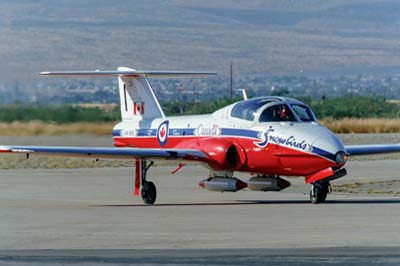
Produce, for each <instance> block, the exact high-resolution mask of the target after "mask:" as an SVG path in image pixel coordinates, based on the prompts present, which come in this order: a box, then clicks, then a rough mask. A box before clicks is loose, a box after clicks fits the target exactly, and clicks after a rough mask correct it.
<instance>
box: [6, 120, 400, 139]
mask: <svg viewBox="0 0 400 266" xmlns="http://www.w3.org/2000/svg"><path fill="white" fill-rule="evenodd" d="M321 123H322V124H323V125H325V126H327V127H328V128H329V129H330V130H332V131H333V132H335V133H400V119H378V118H373V119H351V118H347V119H342V120H334V119H324V120H322V121H321ZM115 124H116V123H115V122H109V123H86V122H80V123H70V124H54V123H44V122H41V121H31V122H12V123H0V135H3V136H7V135H8V136H37V135H47V136H59V135H84V134H86V135H97V136H109V135H110V134H111V132H112V128H113V126H114V125H115Z"/></svg>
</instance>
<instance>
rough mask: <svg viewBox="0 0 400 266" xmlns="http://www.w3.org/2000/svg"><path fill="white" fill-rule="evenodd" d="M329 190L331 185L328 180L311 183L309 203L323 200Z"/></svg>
mask: <svg viewBox="0 0 400 266" xmlns="http://www.w3.org/2000/svg"><path fill="white" fill-rule="evenodd" d="M330 191H331V185H330V183H329V182H321V183H320V182H315V183H313V185H312V187H311V191H310V200H311V203H314V204H318V203H322V202H324V201H325V200H326V197H327V195H328V193H330Z"/></svg>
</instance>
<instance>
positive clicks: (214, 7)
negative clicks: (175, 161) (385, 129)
mask: <svg viewBox="0 0 400 266" xmlns="http://www.w3.org/2000/svg"><path fill="white" fill-rule="evenodd" d="M398 14H400V1H393V0H392V1H384V0H383V1H372V0H353V1H345V0H330V1H324V0H296V1H291V0H280V1H273V0H268V1H264V0H256V1H228V0H219V1H211V0H207V1H184V0H181V1H178V0H176V1H145V0H142V1H122V0H119V1H105V0H87V1H80V0H57V1H51V0H36V1H28V0H18V1H15V0H2V1H0V59H1V61H0V80H2V81H5V82H13V81H14V80H15V79H16V77H17V76H20V75H22V77H20V78H19V79H23V80H27V81H29V80H35V79H37V75H36V73H37V72H39V71H41V70H47V69H51V70H54V69H98V68H102V69H104V68H106V69H114V68H116V67H117V66H119V65H124V66H132V67H136V68H146V69H196V70H197V69H199V70H209V69H211V70H217V71H219V72H222V73H227V71H228V69H229V62H230V61H233V62H234V63H235V67H236V70H237V71H238V72H239V73H240V74H264V73H265V74H271V75H298V74H302V75H330V74H332V73H333V74H342V73H343V74H344V73H368V72H380V73H385V72H396V73H397V72H400V45H399V41H400V31H399V26H400V16H399V15H398Z"/></svg>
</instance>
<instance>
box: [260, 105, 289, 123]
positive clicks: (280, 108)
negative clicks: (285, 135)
mask: <svg viewBox="0 0 400 266" xmlns="http://www.w3.org/2000/svg"><path fill="white" fill-rule="evenodd" d="M259 121H260V122H281V121H290V122H295V121H297V120H296V118H295V116H294V115H293V112H292V111H291V110H290V108H289V107H288V106H287V105H286V104H277V105H273V106H271V107H268V108H267V109H265V110H264V111H263V112H262V114H261V115H260V119H259Z"/></svg>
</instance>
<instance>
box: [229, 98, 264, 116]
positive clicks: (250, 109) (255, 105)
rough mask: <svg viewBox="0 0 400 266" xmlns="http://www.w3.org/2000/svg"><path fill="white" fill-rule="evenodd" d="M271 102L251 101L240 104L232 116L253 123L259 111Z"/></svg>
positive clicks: (236, 106)
mask: <svg viewBox="0 0 400 266" xmlns="http://www.w3.org/2000/svg"><path fill="white" fill-rule="evenodd" d="M269 102H271V100H270V99H251V100H247V101H242V102H238V103H237V104H235V106H233V108H232V112H231V116H232V117H236V118H239V119H244V120H248V121H253V120H254V116H255V114H256V113H257V110H258V109H260V108H261V107H262V106H264V105H265V104H267V103H269Z"/></svg>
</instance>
